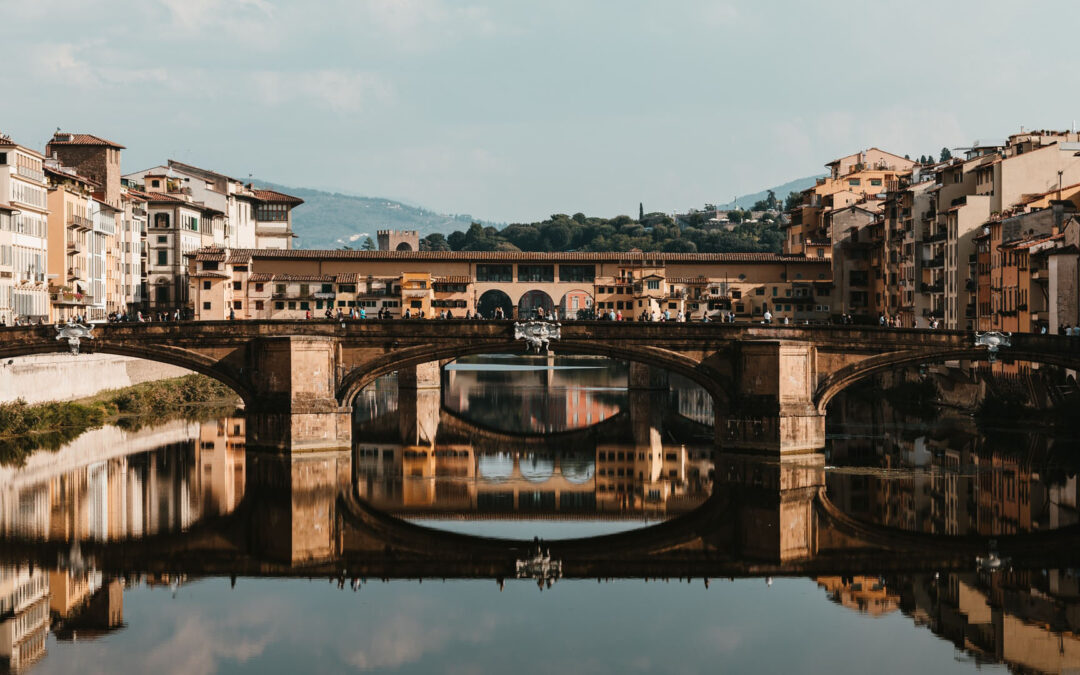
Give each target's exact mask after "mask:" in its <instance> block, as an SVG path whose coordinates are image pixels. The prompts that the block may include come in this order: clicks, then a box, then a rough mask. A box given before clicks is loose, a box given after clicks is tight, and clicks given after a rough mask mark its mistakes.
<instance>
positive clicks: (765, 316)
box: [762, 309, 772, 323]
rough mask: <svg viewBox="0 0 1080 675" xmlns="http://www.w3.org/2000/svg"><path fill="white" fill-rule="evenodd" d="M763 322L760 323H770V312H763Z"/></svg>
mask: <svg viewBox="0 0 1080 675" xmlns="http://www.w3.org/2000/svg"><path fill="white" fill-rule="evenodd" d="M762 318H763V319H764V321H762V323H772V312H770V311H769V310H768V309H766V310H765V315H764V316H763V317H762Z"/></svg>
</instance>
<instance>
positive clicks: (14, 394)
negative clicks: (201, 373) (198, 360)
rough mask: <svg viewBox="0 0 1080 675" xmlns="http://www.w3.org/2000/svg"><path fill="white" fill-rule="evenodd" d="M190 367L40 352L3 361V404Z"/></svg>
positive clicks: (89, 390)
mask: <svg viewBox="0 0 1080 675" xmlns="http://www.w3.org/2000/svg"><path fill="white" fill-rule="evenodd" d="M189 374H191V371H190V370H187V369H185V368H178V367H177V366H170V365H168V364H165V363H158V362H156V361H147V360H145V359H134V358H130V357H127V356H115V355H112V354H80V355H79V356H72V355H71V354H60V353H58V354H38V355H35V356H22V357H19V358H17V359H7V360H4V361H2V362H0V403H5V402H10V401H14V400H16V399H20V398H21V399H22V400H24V401H26V402H27V403H44V402H46V401H72V400H75V399H79V398H86V397H88V396H94V395H95V394H98V393H100V392H102V391H106V390H109V389H123V388H124V387H130V386H132V385H135V384H141V383H143V382H152V381H154V380H163V379H166V378H171V377H182V376H184V375H189Z"/></svg>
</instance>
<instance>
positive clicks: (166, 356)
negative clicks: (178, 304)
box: [0, 326, 257, 409]
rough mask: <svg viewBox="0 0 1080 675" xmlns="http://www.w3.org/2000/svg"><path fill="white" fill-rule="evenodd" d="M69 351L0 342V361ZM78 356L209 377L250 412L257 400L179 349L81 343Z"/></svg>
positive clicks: (244, 386) (239, 378) (245, 386)
mask: <svg viewBox="0 0 1080 675" xmlns="http://www.w3.org/2000/svg"><path fill="white" fill-rule="evenodd" d="M39 330H43V331H49V332H52V331H53V327H52V326H42V327H40V328H39ZM67 351H68V343H67V342H66V341H63V340H52V341H51V342H50V341H45V342H34V343H3V342H2V339H0V359H5V360H6V359H11V358H18V357H21V356H33V355H36V354H57V353H65V352H67ZM80 353H83V354H112V355H115V356H127V357H130V358H136V359H143V360H146V361H156V362H158V363H166V364H168V365H171V366H177V367H180V368H185V369H187V370H190V371H193V372H196V373H200V374H202V375H206V376H207V377H211V378H213V379H215V380H217V381H219V382H221V383H222V384H224V385H225V386H227V387H228V388H229V389H231V390H232V391H234V392H235V393H236V394H237V395H238V396H239V397H240V398H241V400H243V402H244V406H245V407H246V408H248V409H252V406H253V405H255V404H256V403H257V402H256V397H255V395H254V393H253V392H252V389H251V386H250V385H249V383H248V382H247V378H245V377H244V375H243V374H242V373H241V372H239V371H236V370H234V369H232V368H229V367H227V366H224V365H223V364H221V363H219V362H217V361H214V360H213V359H210V358H208V357H206V356H203V355H201V354H199V353H197V352H193V351H190V350H187V349H183V348H180V347H170V346H167V345H148V344H145V343H140V344H137V345H127V344H123V343H120V342H114V341H111V340H109V339H107V338H98V339H95V340H83V341H82V343H81V344H80ZM72 359H73V361H72V363H73V364H75V365H77V364H78V355H75V356H73V357H72Z"/></svg>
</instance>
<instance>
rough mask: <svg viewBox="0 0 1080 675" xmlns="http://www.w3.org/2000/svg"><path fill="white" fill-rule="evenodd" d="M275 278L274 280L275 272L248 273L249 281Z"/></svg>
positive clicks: (260, 281)
mask: <svg viewBox="0 0 1080 675" xmlns="http://www.w3.org/2000/svg"><path fill="white" fill-rule="evenodd" d="M273 280H274V275H273V274H268V273H266V272H255V273H253V274H249V275H248V281H249V282H255V283H265V282H267V281H273Z"/></svg>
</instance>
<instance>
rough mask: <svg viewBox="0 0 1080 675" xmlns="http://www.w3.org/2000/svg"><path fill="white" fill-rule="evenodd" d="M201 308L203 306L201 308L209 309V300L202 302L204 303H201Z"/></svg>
mask: <svg viewBox="0 0 1080 675" xmlns="http://www.w3.org/2000/svg"><path fill="white" fill-rule="evenodd" d="M202 308H203V309H210V303H209V302H204V303H203V304H202Z"/></svg>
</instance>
